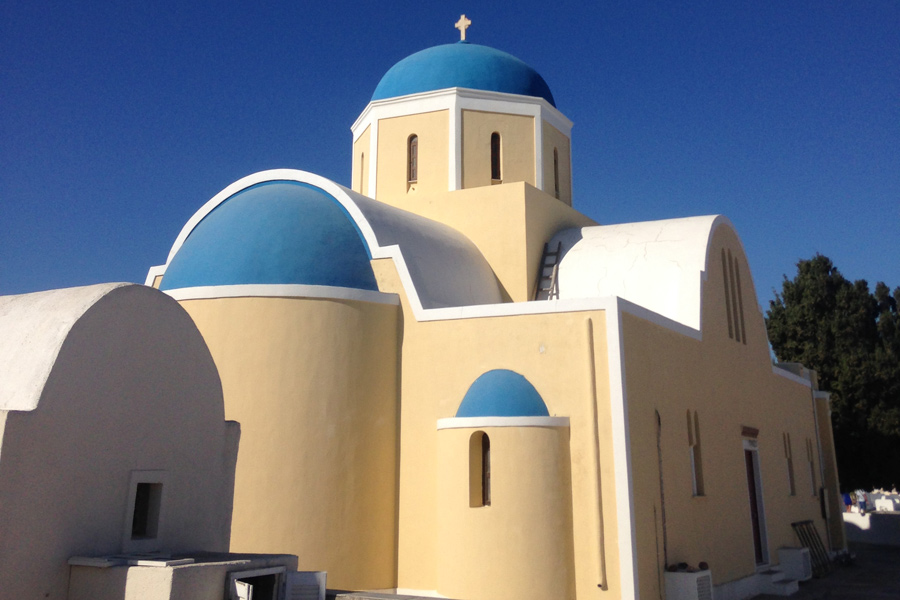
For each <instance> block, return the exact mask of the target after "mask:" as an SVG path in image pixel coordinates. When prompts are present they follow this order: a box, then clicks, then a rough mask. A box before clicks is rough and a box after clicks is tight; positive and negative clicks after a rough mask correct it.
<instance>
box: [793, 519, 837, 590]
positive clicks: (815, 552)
mask: <svg viewBox="0 0 900 600" xmlns="http://www.w3.org/2000/svg"><path fill="white" fill-rule="evenodd" d="M791 527H793V528H794V533H796V534H797V537H798V538H799V539H800V543H801V544H803V546H804V547H806V548H809V554H810V556H811V558H812V567H813V575H815V576H816V577H823V576H825V575H828V574H829V573H831V572H832V571H833V570H834V563H832V562H831V557H830V556H828V551H827V550H825V546H824V545H822V538H820V537H819V531H818V530H817V529H816V524H815V523H813V522H812V521H797V522H796V523H791Z"/></svg>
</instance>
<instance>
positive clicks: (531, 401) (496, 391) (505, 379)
mask: <svg viewBox="0 0 900 600" xmlns="http://www.w3.org/2000/svg"><path fill="white" fill-rule="evenodd" d="M456 416H457V417H548V416H550V413H549V412H548V411H547V405H546V404H544V400H543V399H542V398H541V395H540V394H538V392H537V390H536V389H534V386H533V385H531V383H530V382H529V381H528V380H527V379H525V378H524V377H523V376H521V375H519V374H518V373H516V372H515V371H509V370H507V369H494V370H493V371H488V372H487V373H484V374H483V375H481V376H480V377H479V378H478V379H476V380H475V382H474V383H472V385H471V386H470V387H469V391H468V392H466V395H465V397H464V398H463V400H462V402H460V404H459V409H458V410H457V411H456Z"/></svg>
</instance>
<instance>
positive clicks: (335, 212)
mask: <svg viewBox="0 0 900 600" xmlns="http://www.w3.org/2000/svg"><path fill="white" fill-rule="evenodd" d="M370 256H371V253H370V252H369V248H368V246H367V245H366V243H365V241H364V239H363V237H362V234H361V233H360V231H359V229H358V228H357V226H356V223H355V222H354V221H353V219H352V218H351V217H350V215H349V214H348V213H347V212H346V210H345V209H344V207H343V206H342V205H341V204H340V203H339V202H338V201H337V200H335V199H334V198H333V197H332V196H331V195H329V194H327V193H325V192H324V191H322V190H321V189H319V188H317V187H315V186H312V185H309V184H306V183H299V182H295V181H268V182H264V183H259V184H257V185H254V186H251V187H249V188H246V189H244V190H241V191H240V192H238V193H236V194H234V195H233V196H231V197H229V198H227V199H226V200H225V201H223V202H222V203H221V204H219V205H218V206H216V207H215V208H214V209H213V210H212V212H210V213H209V214H208V215H206V216H205V217H204V218H203V219H202V220H201V221H200V222H199V223H198V224H197V225H196V226H195V227H194V229H193V230H192V231H191V233H190V234H189V235H188V237H187V239H185V240H184V243H183V244H182V246H181V248H179V249H178V252H177V253H176V254H175V256H174V257H173V258H172V261H171V262H170V263H169V266H168V267H167V268H166V272H165V274H164V275H163V279H162V284H161V286H160V289H163V290H172V289H178V288H185V287H195V286H213V285H241V284H307V285H328V286H337V287H346V288H356V289H363V290H377V289H378V286H377V284H376V283H375V274H374V273H373V272H372V266H371V264H370V262H369V260H370Z"/></svg>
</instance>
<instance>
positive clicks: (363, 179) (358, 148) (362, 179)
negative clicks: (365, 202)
mask: <svg viewBox="0 0 900 600" xmlns="http://www.w3.org/2000/svg"><path fill="white" fill-rule="evenodd" d="M370 140H371V128H369V127H366V130H365V131H364V132H363V134H362V135H361V136H359V139H357V140H355V141H354V142H353V164H352V168H351V171H352V173H351V181H352V186H353V191H354V192H359V193H360V194H362V195H363V196H368V195H369V166H370V165H371V164H372V157H371V156H369V158H368V160H367V159H366V154H371V153H370V152H369V147H370Z"/></svg>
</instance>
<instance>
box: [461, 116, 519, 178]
mask: <svg viewBox="0 0 900 600" xmlns="http://www.w3.org/2000/svg"><path fill="white" fill-rule="evenodd" d="M494 133H497V134H499V135H500V179H499V180H492V179H491V135H492V134H494ZM462 159H463V162H462V187H463V188H464V189H465V188H473V187H481V186H485V185H492V184H497V183H503V182H514V181H516V182H518V181H524V182H525V183H528V184H530V185H532V186H534V185H535V177H534V170H535V152H534V118H533V117H530V116H523V115H505V114H498V113H489V112H482V111H477V110H464V111H462Z"/></svg>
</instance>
